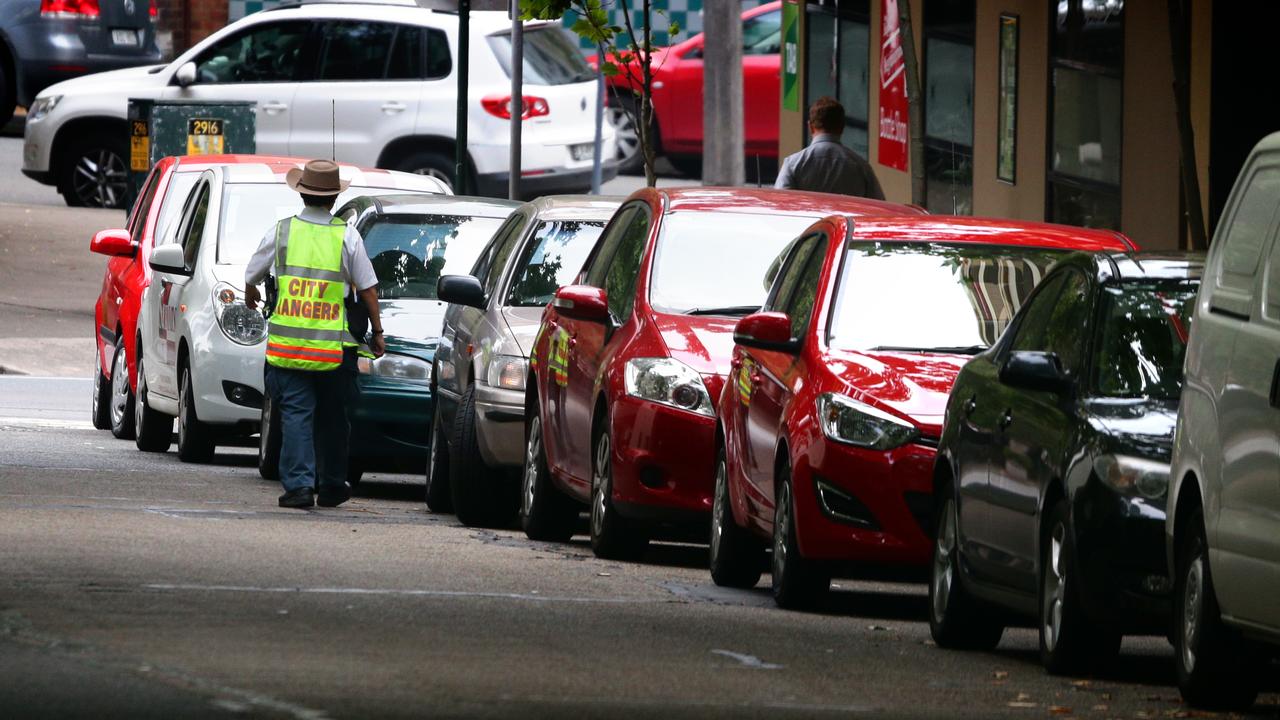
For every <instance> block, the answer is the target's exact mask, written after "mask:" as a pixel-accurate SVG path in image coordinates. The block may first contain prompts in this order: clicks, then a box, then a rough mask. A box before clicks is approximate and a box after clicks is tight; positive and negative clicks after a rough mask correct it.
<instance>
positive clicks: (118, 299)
mask: <svg viewBox="0 0 1280 720" xmlns="http://www.w3.org/2000/svg"><path fill="white" fill-rule="evenodd" d="M122 303H124V298H123V297H117V298H116V304H117V305H120V304H122ZM1272 392H1274V391H1272Z"/></svg>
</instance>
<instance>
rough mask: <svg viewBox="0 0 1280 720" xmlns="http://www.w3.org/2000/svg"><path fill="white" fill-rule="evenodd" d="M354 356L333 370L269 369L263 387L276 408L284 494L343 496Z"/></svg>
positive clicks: (348, 354) (346, 356)
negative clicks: (309, 492)
mask: <svg viewBox="0 0 1280 720" xmlns="http://www.w3.org/2000/svg"><path fill="white" fill-rule="evenodd" d="M355 381H356V353H355V350H354V349H351V348H349V349H348V350H347V351H346V352H345V353H343V360H342V365H341V366H340V367H339V368H338V369H337V370H319V371H317V370H289V369H285V368H278V367H275V366H273V365H271V364H270V363H268V364H267V372H266V386H267V392H268V393H270V394H271V400H272V402H273V403H275V405H276V407H278V408H280V439H281V442H280V483H281V484H283V485H284V489H285V490H286V491H289V490H297V489H298V488H304V487H305V488H314V489H317V490H320V491H321V492H324V491H327V490H332V491H334V492H341V491H342V490H343V489H344V483H345V482H346V481H347V453H348V437H349V435H350V431H351V427H350V425H349V424H348V422H347V404H348V402H349V401H350V399H351V397H352V396H353V394H354V393H355Z"/></svg>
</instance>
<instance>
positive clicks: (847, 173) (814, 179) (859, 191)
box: [773, 133, 884, 200]
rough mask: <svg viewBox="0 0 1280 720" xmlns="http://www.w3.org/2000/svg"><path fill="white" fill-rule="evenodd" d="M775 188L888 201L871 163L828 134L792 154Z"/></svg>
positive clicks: (783, 165)
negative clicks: (885, 199)
mask: <svg viewBox="0 0 1280 720" xmlns="http://www.w3.org/2000/svg"><path fill="white" fill-rule="evenodd" d="M773 186H774V187H775V188H779V189H788V188H789V189H791V190H812V191H815V192H826V193H838V194H841V195H856V196H858V197H865V198H871V199H873V200H883V199H884V191H883V190H881V189H880V181H879V180H877V179H876V174H875V172H874V171H873V170H872V169H871V163H869V162H867V161H866V160H864V159H863V158H862V156H861V155H859V154H858V153H856V152H854V151H852V150H850V149H849V148H847V147H845V146H844V145H841V144H840V138H839V136H836V135H829V134H827V133H819V134H817V135H814V136H813V142H811V143H809V147H807V148H805V149H803V150H801V151H800V152H798V153H795V154H793V155H788V156H787V159H786V160H783V161H782V167H781V168H779V169H778V180H777V182H775V183H774V184H773Z"/></svg>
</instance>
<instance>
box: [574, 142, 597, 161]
mask: <svg viewBox="0 0 1280 720" xmlns="http://www.w3.org/2000/svg"><path fill="white" fill-rule="evenodd" d="M595 150H596V144H595V143H581V144H578V145H570V146H569V156H570V157H572V158H573V159H574V160H590V159H591V158H592V157H593V156H594V155H595Z"/></svg>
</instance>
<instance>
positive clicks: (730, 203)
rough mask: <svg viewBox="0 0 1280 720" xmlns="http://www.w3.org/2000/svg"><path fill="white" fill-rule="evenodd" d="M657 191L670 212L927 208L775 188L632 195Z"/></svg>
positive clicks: (903, 211) (913, 211)
mask: <svg viewBox="0 0 1280 720" xmlns="http://www.w3.org/2000/svg"><path fill="white" fill-rule="evenodd" d="M649 193H657V194H658V195H659V196H660V197H661V199H662V200H663V201H664V203H663V204H664V205H665V206H666V209H667V212H688V211H692V212H735V213H757V214H760V215H794V216H808V217H813V218H814V219H817V218H821V217H825V216H827V215H831V214H836V213H838V214H843V215H854V216H868V215H919V214H923V213H924V211H923V210H921V209H919V208H916V207H912V206H909V205H900V204H898V203H891V202H887V201H884V200H871V199H868V198H861V197H853V196H852V195H834V194H831V193H817V192H806V191H803V190H775V189H773V188H749V187H748V188H742V187H696V186H695V187H680V188H643V189H641V190H637V191H636V192H635V193H632V195H631V197H632V198H640V197H645V196H646V195H648V194H649Z"/></svg>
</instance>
